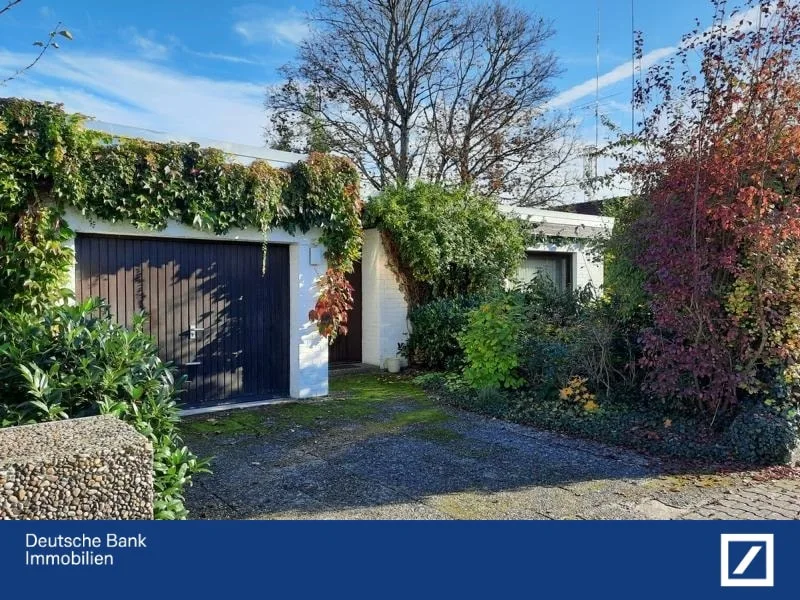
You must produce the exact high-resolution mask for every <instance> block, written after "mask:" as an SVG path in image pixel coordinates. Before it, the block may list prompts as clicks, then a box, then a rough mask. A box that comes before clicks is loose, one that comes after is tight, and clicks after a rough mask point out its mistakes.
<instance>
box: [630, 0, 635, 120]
mask: <svg viewBox="0 0 800 600" xmlns="http://www.w3.org/2000/svg"><path fill="white" fill-rule="evenodd" d="M634 1H635V0H631V135H633V134H634V132H635V131H636V21H635V19H634V12H633V4H634Z"/></svg>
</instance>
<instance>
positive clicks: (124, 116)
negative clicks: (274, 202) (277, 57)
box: [0, 51, 266, 146]
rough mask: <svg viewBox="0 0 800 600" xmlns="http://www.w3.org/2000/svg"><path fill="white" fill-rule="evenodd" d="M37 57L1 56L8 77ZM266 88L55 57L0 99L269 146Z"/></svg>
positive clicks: (143, 65)
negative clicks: (49, 103)
mask: <svg viewBox="0 0 800 600" xmlns="http://www.w3.org/2000/svg"><path fill="white" fill-rule="evenodd" d="M29 59H30V55H28V54H22V53H11V52H2V51H0V72H6V71H13V70H14V69H15V68H16V67H18V66H19V65H20V64H26V60H29ZM265 90H266V85H265V84H258V83H246V82H241V81H225V80H216V79H210V78H207V77H198V76H190V75H187V74H185V73H181V72H179V71H176V70H174V69H170V68H168V67H165V66H162V65H158V64H154V63H152V62H146V61H141V60H131V59H120V58H112V57H103V56H97V55H94V54H91V55H90V54H78V53H73V52H70V53H69V54H66V53H63V54H57V53H53V54H49V55H48V56H47V57H46V60H43V61H42V62H40V63H39V64H38V65H37V66H36V69H35V70H33V71H31V72H30V73H29V74H28V75H26V76H25V77H21V78H18V79H15V80H12V81H11V82H9V83H8V85H6V86H5V87H3V88H0V94H2V95H4V96H6V95H8V96H20V97H26V98H33V99H37V100H49V101H55V102H63V103H64V105H65V107H66V108H67V110H69V111H75V112H80V113H83V114H86V115H91V116H94V117H96V118H97V119H99V120H102V121H109V122H113V123H118V124H122V125H130V126H134V127H143V128H147V129H154V130H157V131H166V132H170V133H175V134H176V135H183V136H190V137H204V138H211V139H218V140H225V141H231V142H236V143H240V144H250V145H255V146H261V145H263V138H262V128H263V125H264V124H265V121H266V118H265V113H264V108H263V102H264V93H265Z"/></svg>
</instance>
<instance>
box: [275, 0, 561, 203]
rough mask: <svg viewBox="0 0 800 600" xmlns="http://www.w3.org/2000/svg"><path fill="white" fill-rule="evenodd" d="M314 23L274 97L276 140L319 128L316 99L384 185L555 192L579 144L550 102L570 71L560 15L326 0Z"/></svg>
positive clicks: (429, 1)
mask: <svg viewBox="0 0 800 600" xmlns="http://www.w3.org/2000/svg"><path fill="white" fill-rule="evenodd" d="M310 25H311V34H310V35H309V37H308V38H307V39H306V40H305V41H304V42H303V43H302V44H301V46H300V49H299V58H298V60H297V61H296V62H295V63H293V64H290V65H287V66H286V67H284V69H283V72H284V75H285V76H286V83H285V84H284V85H282V86H281V87H280V88H278V89H277V90H274V91H272V92H270V93H268V95H267V101H266V107H267V110H268V111H269V112H270V118H271V123H272V129H271V131H269V132H268V141H271V142H272V143H275V140H276V139H280V141H281V143H282V144H285V143H286V135H287V132H289V131H294V132H298V133H299V135H301V136H308V135H309V132H308V131H305V128H303V127H302V123H303V115H304V114H307V107H308V105H309V97H310V96H313V97H314V98H315V100H314V102H313V104H314V106H315V107H316V111H315V115H316V117H317V119H318V121H317V122H318V124H319V125H321V127H323V128H324V130H325V133H326V135H327V139H328V140H329V142H330V146H331V148H332V149H333V150H336V151H339V152H342V153H344V154H346V155H347V156H350V157H351V158H352V159H353V160H354V161H355V162H356V163H357V164H358V166H359V168H360V170H361V172H362V173H363V175H364V176H365V177H366V179H367V180H368V181H369V182H370V183H371V184H372V185H373V186H375V187H376V188H379V189H380V188H383V187H385V186H387V185H389V184H393V183H400V184H402V183H406V182H408V181H410V180H413V179H415V178H425V179H429V180H433V181H441V182H452V183H459V184H461V183H464V184H470V185H473V186H475V187H477V188H478V189H481V190H482V191H486V192H490V193H508V194H510V195H512V196H514V198H515V200H516V201H519V202H524V203H533V202H536V201H539V200H542V199H543V196H547V197H548V198H547V199H549V195H550V194H549V191H550V186H551V185H552V175H553V174H554V173H555V172H556V171H557V170H558V168H559V167H560V166H561V164H563V163H564V162H565V161H566V160H567V158H568V155H569V152H570V150H571V143H570V141H569V136H568V135H567V121H566V120H563V119H559V118H557V117H556V118H552V117H547V116H546V115H545V111H544V109H543V106H544V104H545V102H546V101H547V100H548V99H549V98H550V97H551V96H552V94H553V90H552V88H551V87H550V85H549V84H550V81H551V80H552V78H553V77H554V76H555V75H556V74H557V73H558V66H557V63H556V60H555V57H554V56H553V55H552V54H551V53H550V52H547V51H546V50H545V44H546V42H547V40H548V39H549V38H550V37H551V35H552V29H551V28H550V26H549V24H548V23H546V22H545V21H543V20H542V19H540V18H538V17H534V16H532V15H530V14H529V13H526V12H524V11H522V10H520V9H517V8H511V7H509V6H506V5H504V4H501V3H500V2H496V3H494V4H492V5H489V6H481V5H478V4H474V5H473V4H466V3H455V2H445V1H442V0H355V1H350V0H322V2H321V6H320V8H319V10H318V11H317V12H316V13H314V14H312V15H311V16H310ZM304 111H305V112H304Z"/></svg>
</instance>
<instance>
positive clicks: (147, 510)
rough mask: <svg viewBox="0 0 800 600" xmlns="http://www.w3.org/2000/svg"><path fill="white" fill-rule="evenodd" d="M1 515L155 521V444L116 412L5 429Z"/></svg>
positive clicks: (0, 433) (0, 449) (0, 432)
mask: <svg viewBox="0 0 800 600" xmlns="http://www.w3.org/2000/svg"><path fill="white" fill-rule="evenodd" d="M0 518H2V519H152V518H153V448H152V446H151V444H150V442H149V440H148V439H147V438H145V437H144V436H143V435H141V434H140V433H138V432H137V431H136V430H135V429H133V427H131V426H130V425H128V424H127V423H123V422H122V421H120V420H119V419H117V418H116V417H112V416H99V417H87V418H84V419H69V420H66V421H54V422H51V423H40V424H37V425H24V426H21V427H8V428H6V429H0Z"/></svg>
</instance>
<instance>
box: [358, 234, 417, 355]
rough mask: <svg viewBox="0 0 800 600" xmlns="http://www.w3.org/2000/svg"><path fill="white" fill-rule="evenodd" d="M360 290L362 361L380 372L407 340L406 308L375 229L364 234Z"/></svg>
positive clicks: (401, 292) (406, 305)
mask: <svg viewBox="0 0 800 600" xmlns="http://www.w3.org/2000/svg"><path fill="white" fill-rule="evenodd" d="M361 289H362V292H361V298H362V300H361V301H362V311H363V312H362V325H361V326H362V333H361V335H362V338H361V360H362V361H363V362H365V363H367V364H370V365H376V366H379V367H381V368H382V369H383V368H384V367H385V366H386V359H387V358H395V357H396V356H398V352H397V345H398V344H399V343H400V342H402V341H404V340H405V339H406V337H408V318H407V317H408V304H407V302H406V299H405V296H404V295H403V291H402V289H401V288H400V283H399V282H398V280H397V277H396V276H395V274H394V271H392V269H391V267H390V266H389V257H388V255H387V253H386V250H385V249H384V247H383V242H382V241H381V235H380V232H379V231H378V230H377V229H367V230H365V231H364V247H363V250H362V255H361Z"/></svg>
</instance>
